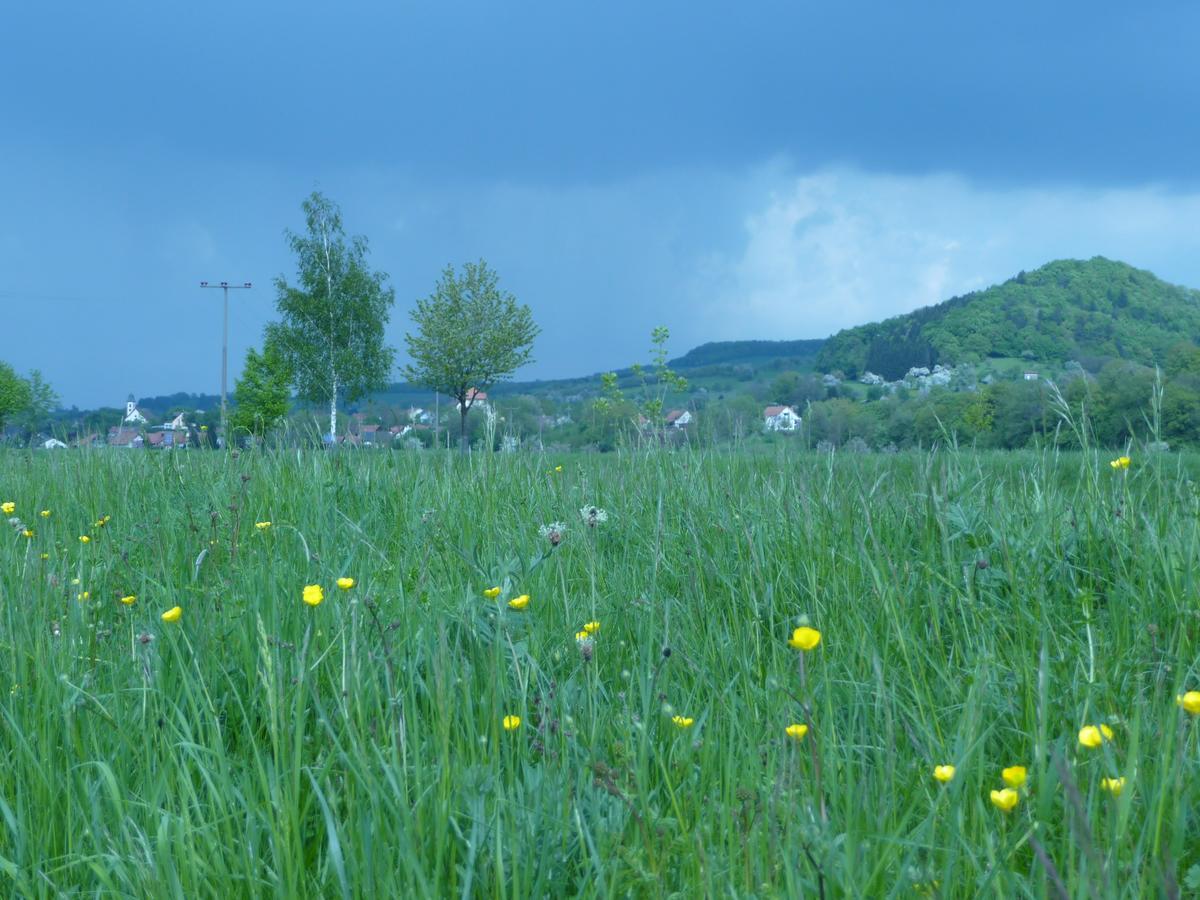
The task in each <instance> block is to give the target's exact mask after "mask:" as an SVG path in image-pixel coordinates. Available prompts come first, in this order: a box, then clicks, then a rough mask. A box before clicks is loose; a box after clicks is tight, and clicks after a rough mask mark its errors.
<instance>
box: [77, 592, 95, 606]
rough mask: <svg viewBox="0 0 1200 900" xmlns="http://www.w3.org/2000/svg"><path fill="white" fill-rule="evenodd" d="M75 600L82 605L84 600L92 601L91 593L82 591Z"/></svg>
mask: <svg viewBox="0 0 1200 900" xmlns="http://www.w3.org/2000/svg"><path fill="white" fill-rule="evenodd" d="M75 599H76V600H78V601H79V602H80V603H83V602H84V601H85V600H91V599H92V592H91V591H84V592H83V593H81V594H80V595H79V596H78V597H76V598H75Z"/></svg>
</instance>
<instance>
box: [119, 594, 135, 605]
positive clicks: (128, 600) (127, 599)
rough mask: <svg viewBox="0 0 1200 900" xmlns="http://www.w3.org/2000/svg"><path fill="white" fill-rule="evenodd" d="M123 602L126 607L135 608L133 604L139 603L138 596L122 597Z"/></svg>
mask: <svg viewBox="0 0 1200 900" xmlns="http://www.w3.org/2000/svg"><path fill="white" fill-rule="evenodd" d="M121 602H122V603H124V604H125V605H126V606H133V604H135V603H137V595H136V594H130V595H129V596H128V597H122V598H121Z"/></svg>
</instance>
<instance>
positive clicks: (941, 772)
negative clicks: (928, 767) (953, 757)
mask: <svg viewBox="0 0 1200 900" xmlns="http://www.w3.org/2000/svg"><path fill="white" fill-rule="evenodd" d="M956 771H958V770H957V769H955V768H954V766H949V765H947V766H934V767H933V777H934V778H936V779H937V780H938V781H940V782H941V783H942V784H946V783H947V782H949V781H952V780H953V779H954V773H955V772H956Z"/></svg>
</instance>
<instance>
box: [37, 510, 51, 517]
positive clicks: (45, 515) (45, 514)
mask: <svg viewBox="0 0 1200 900" xmlns="http://www.w3.org/2000/svg"><path fill="white" fill-rule="evenodd" d="M38 515H39V516H41V517H42V518H43V519H48V518H50V510H48V509H43V510H42V511H41V512H40V513H38Z"/></svg>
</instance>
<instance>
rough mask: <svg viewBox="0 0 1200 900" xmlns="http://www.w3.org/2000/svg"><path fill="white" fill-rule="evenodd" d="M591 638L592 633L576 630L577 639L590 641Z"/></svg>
mask: <svg viewBox="0 0 1200 900" xmlns="http://www.w3.org/2000/svg"><path fill="white" fill-rule="evenodd" d="M591 639H592V636H591V635H590V634H588V633H587V632H586V631H577V632H575V640H577V641H590V640H591Z"/></svg>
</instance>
